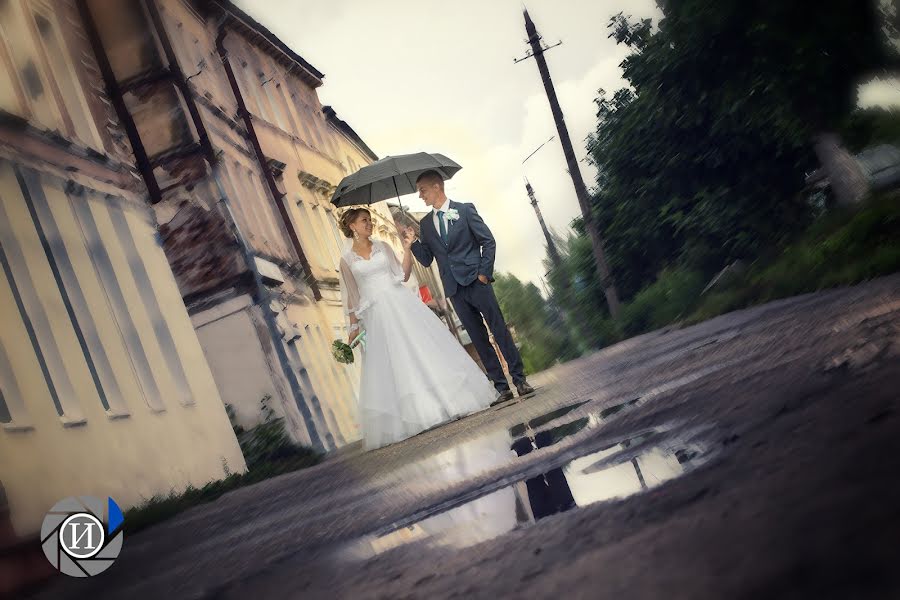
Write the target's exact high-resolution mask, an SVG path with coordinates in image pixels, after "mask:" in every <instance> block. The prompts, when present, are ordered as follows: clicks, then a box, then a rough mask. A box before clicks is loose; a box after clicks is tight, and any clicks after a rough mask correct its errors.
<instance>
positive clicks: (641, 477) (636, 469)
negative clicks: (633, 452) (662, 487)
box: [631, 457, 647, 490]
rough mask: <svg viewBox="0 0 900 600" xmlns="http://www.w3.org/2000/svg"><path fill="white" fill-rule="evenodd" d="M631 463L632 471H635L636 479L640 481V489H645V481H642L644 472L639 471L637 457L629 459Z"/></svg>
mask: <svg viewBox="0 0 900 600" xmlns="http://www.w3.org/2000/svg"><path fill="white" fill-rule="evenodd" d="M631 464H632V465H634V472H635V473H637V478H638V481H640V482H641V489H642V490H646V489H647V482H646V481H644V474H643V473H641V466H640V465H639V464H638V461H637V457H634V458H632V459H631Z"/></svg>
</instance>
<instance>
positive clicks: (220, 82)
mask: <svg viewBox="0 0 900 600" xmlns="http://www.w3.org/2000/svg"><path fill="white" fill-rule="evenodd" d="M86 6H87V10H86V12H87V14H88V17H89V18H90V20H91V23H92V26H93V28H94V29H95V39H96V45H97V53H98V54H99V55H101V56H104V57H106V62H108V65H109V68H107V69H106V70H105V76H106V83H107V87H108V88H109V89H110V90H113V91H114V95H115V92H116V91H117V92H118V94H119V95H121V97H122V100H121V102H120V103H119V105H120V113H122V114H123V118H124V119H125V120H126V121H129V120H130V121H131V122H133V127H132V128H131V130H130V139H131V140H132V144H133V146H134V147H135V149H136V150H135V155H136V158H137V162H138V164H139V165H143V168H142V169H141V175H142V177H143V178H144V179H145V180H146V181H147V187H148V189H149V192H150V200H151V203H152V206H153V211H154V214H155V216H156V220H157V223H158V224H159V227H160V233H161V237H162V240H163V245H164V248H165V250H166V254H167V257H168V260H169V263H170V264H171V266H172V269H173V271H174V273H175V277H176V279H177V281H178V285H179V288H180V290H181V295H182V297H183V299H184V302H185V304H186V305H187V308H188V311H189V313H190V315H191V319H192V321H193V324H194V327H195V328H196V331H197V335H198V337H199V339H200V342H201V344H202V346H203V349H204V352H205V354H206V357H207V360H208V361H209V364H210V367H211V369H212V372H213V375H214V377H215V380H216V383H217V384H218V388H219V390H220V393H221V395H222V399H223V401H224V402H225V403H226V404H228V405H230V406H232V407H233V408H234V413H235V416H236V419H237V421H238V422H239V423H240V424H241V425H243V426H244V427H252V426H253V425H255V424H256V423H257V422H258V421H259V419H260V418H261V411H260V400H261V399H262V398H265V397H268V398H271V399H272V401H273V402H272V403H271V406H272V407H273V409H274V410H275V412H276V414H277V415H278V416H279V417H282V418H284V422H285V423H286V425H287V429H288V431H289V433H290V434H291V436H292V437H293V439H294V440H296V441H297V442H298V443H301V444H304V445H308V446H311V447H313V448H316V449H318V450H322V451H331V450H334V449H337V448H340V447H342V446H344V445H347V444H350V443H352V442H355V441H357V440H358V439H359V438H360V436H361V433H360V427H359V423H358V416H357V414H356V395H357V386H358V379H359V373H358V366H344V365H339V364H337V363H335V362H334V361H333V359H332V358H331V344H332V342H333V340H335V339H346V337H347V323H346V316H345V315H344V313H343V309H342V307H341V301H340V282H339V277H338V266H339V260H340V256H341V253H342V252H343V250H344V247H345V243H346V240H345V239H344V238H343V237H342V235H341V233H340V231H339V228H338V218H339V216H340V213H339V211H338V210H336V209H334V208H333V207H332V205H331V204H330V202H329V199H330V197H331V194H332V192H333V190H334V188H335V186H336V185H337V184H338V183H339V182H340V180H341V179H342V178H343V177H345V176H346V175H348V174H350V173H352V172H354V171H356V170H357V169H359V168H360V167H362V166H364V165H366V164H369V163H371V162H372V161H374V160H376V159H377V156H376V155H375V154H374V153H373V152H372V151H371V150H370V149H369V148H368V147H367V146H366V144H365V143H364V142H363V141H362V140H361V139H360V137H359V136H358V135H357V134H356V133H355V132H354V131H353V129H352V128H351V127H350V126H349V125H348V124H347V123H346V122H345V121H343V120H342V119H340V118H339V117H338V116H337V115H336V114H335V112H334V111H333V110H332V109H330V108H327V107H323V106H322V105H321V104H320V102H319V98H318V95H317V92H316V90H317V88H318V87H320V86H321V85H322V82H323V77H324V76H323V75H322V73H321V72H319V71H318V70H317V69H316V68H315V67H313V66H312V65H310V64H309V63H308V62H307V61H305V60H304V59H303V58H302V57H301V56H299V55H298V54H297V53H296V52H294V51H293V50H291V49H290V48H288V47H287V46H286V45H285V44H284V43H283V42H282V41H281V40H279V39H278V38H277V37H275V36H274V35H273V34H272V33H271V32H269V31H268V30H267V29H265V28H264V27H263V26H262V25H260V24H259V23H257V22H256V21H254V20H253V19H252V18H250V17H249V16H248V15H246V14H245V13H243V12H242V11H240V10H239V9H238V8H236V7H235V6H233V5H232V4H230V3H229V2H224V1H221V2H215V1H201V0H196V1H190V0H132V1H128V2H113V1H112V0H86ZM141 148H143V158H142V156H141ZM372 212H373V219H374V221H375V227H376V235H377V236H378V237H380V238H382V239H385V240H386V241H388V242H389V243H391V245H392V246H393V247H394V248H395V250H396V251H398V252H401V251H402V245H401V243H400V239H399V236H398V235H397V232H396V229H395V227H394V225H393V219H392V217H391V213H390V211H389V210H388V208H387V206H385V205H380V206H374V207H372ZM409 285H410V286H411V287H417V284H416V283H415V282H411V283H410V284H409Z"/></svg>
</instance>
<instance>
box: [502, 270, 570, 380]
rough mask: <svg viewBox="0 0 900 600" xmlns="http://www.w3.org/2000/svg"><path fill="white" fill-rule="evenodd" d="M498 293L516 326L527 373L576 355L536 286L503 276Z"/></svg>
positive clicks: (513, 276)
mask: <svg viewBox="0 0 900 600" xmlns="http://www.w3.org/2000/svg"><path fill="white" fill-rule="evenodd" d="M494 292H495V293H496V295H497V300H498V302H499V303H500V308H501V309H502V311H503V314H504V316H505V317H506V320H507V321H508V322H509V323H510V324H511V325H513V326H514V327H515V330H516V335H517V336H518V338H519V341H520V352H521V355H522V361H523V363H524V365H525V371H526V372H527V373H535V372H538V371H542V370H544V369H546V368H547V367H549V366H551V365H553V364H554V363H555V362H556V361H557V359H567V358H573V357H574V356H575V355H576V353H575V349H574V348H573V347H572V345H571V343H570V341H569V339H568V337H567V335H566V333H565V329H564V328H563V327H560V323H559V320H558V315H557V314H556V313H555V311H554V309H553V308H552V307H551V306H549V305H548V303H547V301H546V300H544V298H543V296H541V293H540V290H538V288H537V286H535V285H534V284H533V283H527V284H526V283H523V282H522V281H521V280H520V279H518V278H517V277H516V276H515V275H510V274H503V273H500V274H498V275H497V276H496V281H495V282H494Z"/></svg>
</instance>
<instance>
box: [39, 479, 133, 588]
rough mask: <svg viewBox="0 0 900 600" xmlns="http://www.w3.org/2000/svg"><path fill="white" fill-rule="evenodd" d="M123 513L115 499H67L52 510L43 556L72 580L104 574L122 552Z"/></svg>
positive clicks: (43, 538) (44, 530) (44, 533)
mask: <svg viewBox="0 0 900 600" xmlns="http://www.w3.org/2000/svg"><path fill="white" fill-rule="evenodd" d="M123 521H124V519H123V517H122V511H121V509H120V508H119V505H118V504H116V502H115V501H114V500H113V499H112V498H107V499H106V500H101V499H100V498H93V497H90V496H79V497H72V498H66V499H65V500H62V501H60V502H57V503H56V505H55V506H54V507H53V508H51V509H50V512H48V513H47V516H46V517H44V523H43V525H42V526H41V546H42V547H43V549H44V555H46V557H47V560H49V561H50V564H52V565H53V566H54V567H55V568H57V569H59V571H60V572H62V573H65V574H66V575H71V576H72V577H90V576H92V575H97V574H98V573H102V572H103V571H105V570H106V569H108V568H109V567H110V566H112V564H113V562H114V561H115V560H116V557H118V556H119V552H120V551H121V550H122V542H123V541H124V539H125V535H124V533H123V532H122V523H123Z"/></svg>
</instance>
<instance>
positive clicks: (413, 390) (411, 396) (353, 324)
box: [340, 208, 495, 449]
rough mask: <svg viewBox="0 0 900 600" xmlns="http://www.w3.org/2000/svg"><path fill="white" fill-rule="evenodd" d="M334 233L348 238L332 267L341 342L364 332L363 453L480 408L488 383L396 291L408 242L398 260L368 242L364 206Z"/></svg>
mask: <svg viewBox="0 0 900 600" xmlns="http://www.w3.org/2000/svg"><path fill="white" fill-rule="evenodd" d="M341 231H342V232H343V234H344V235H345V236H346V237H348V238H350V239H352V240H353V241H352V243H351V244H349V247H348V248H347V249H346V250H345V252H344V253H343V256H342V257H341V261H340V276H341V294H342V301H343V305H344V311H345V313H346V315H347V318H348V320H349V322H350V334H349V337H348V342H350V341H352V340H354V339H355V338H356V336H357V335H359V334H360V332H361V331H365V333H366V345H365V348H363V349H362V350H361V371H362V374H361V379H360V387H359V408H360V425H361V428H362V434H363V442H364V445H365V447H366V448H367V449H372V448H378V447H380V446H384V445H386V444H390V443H393V442H397V441H400V440H402V439H405V438H407V437H410V436H412V435H415V434H417V433H420V432H422V431H424V430H425V429H428V428H430V427H433V426H435V425H439V424H441V423H443V422H446V421H449V420H451V419H453V418H456V417H461V416H464V415H467V414H471V413H474V412H477V411H480V410H483V409H484V408H487V407H488V406H489V405H490V403H491V401H492V400H493V399H494V397H495V392H494V389H493V387H492V386H491V383H490V382H489V381H488V379H487V378H486V377H485V375H484V373H482V372H481V370H480V369H479V368H478V365H476V364H475V362H474V361H473V360H472V359H471V358H470V357H469V355H468V354H467V353H466V351H465V350H464V349H463V347H462V346H460V345H459V343H458V342H457V341H456V339H455V338H454V337H453V336H452V335H451V334H450V331H449V330H448V329H447V327H446V326H445V325H444V323H443V322H442V321H441V320H440V319H439V318H438V317H436V316H435V315H434V313H432V312H431V309H429V308H428V307H427V306H426V305H425V303H424V302H422V301H421V300H420V299H419V297H418V296H417V295H416V294H415V293H414V292H413V291H411V290H410V289H408V288H407V287H406V286H404V285H403V283H404V282H405V281H407V280H408V279H409V276H410V272H411V271H412V261H413V258H412V254H411V251H410V250H409V242H405V243H404V249H405V252H404V255H403V259H402V261H401V260H398V259H397V256H396V254H394V251H393V249H392V248H391V247H390V246H389V245H388V244H387V243H385V242H384V241H382V240H374V239H372V216H371V214H370V213H369V211H368V210H366V209H364V208H354V209H350V210H347V211H346V212H344V213H343V214H342V215H341Z"/></svg>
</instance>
